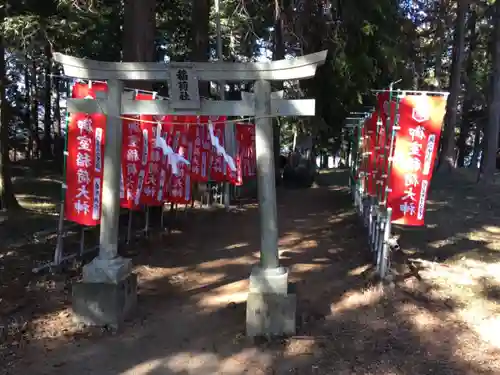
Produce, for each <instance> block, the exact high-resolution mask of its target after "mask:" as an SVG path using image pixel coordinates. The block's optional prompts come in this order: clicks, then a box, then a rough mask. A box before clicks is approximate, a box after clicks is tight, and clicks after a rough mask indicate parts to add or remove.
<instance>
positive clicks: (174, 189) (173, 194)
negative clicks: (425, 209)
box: [168, 116, 192, 204]
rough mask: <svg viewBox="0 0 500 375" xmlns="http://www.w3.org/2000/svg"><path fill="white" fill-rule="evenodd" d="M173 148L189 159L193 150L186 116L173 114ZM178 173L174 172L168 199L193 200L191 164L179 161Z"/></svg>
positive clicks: (173, 200)
mask: <svg viewBox="0 0 500 375" xmlns="http://www.w3.org/2000/svg"><path fill="white" fill-rule="evenodd" d="M173 118H174V125H173V135H172V149H173V151H174V152H175V153H178V154H179V155H180V156H182V157H183V158H184V159H186V160H188V161H189V154H190V152H191V150H192V147H191V142H190V139H189V134H188V126H189V121H190V119H189V118H188V117H186V116H173ZM177 168H178V174H177V175H175V174H172V177H171V179H170V189H169V196H168V201H169V202H172V203H177V204H188V203H189V202H191V173H190V172H191V165H187V164H185V163H183V162H179V163H177Z"/></svg>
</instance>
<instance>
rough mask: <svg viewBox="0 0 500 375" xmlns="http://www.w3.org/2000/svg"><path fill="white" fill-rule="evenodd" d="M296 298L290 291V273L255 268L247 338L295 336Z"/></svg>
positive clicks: (248, 309)
mask: <svg viewBox="0 0 500 375" xmlns="http://www.w3.org/2000/svg"><path fill="white" fill-rule="evenodd" d="M296 308H297V296H296V295H295V294H294V293H290V292H289V290H288V271H287V269H286V268H282V267H278V268H272V269H261V268H259V267H256V268H254V269H253V270H252V274H251V275H250V291H249V293H248V299H247V311H246V331H247V336H249V337H256V336H268V337H270V336H283V335H294V334H295V320H296Z"/></svg>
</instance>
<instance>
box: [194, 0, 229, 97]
mask: <svg viewBox="0 0 500 375" xmlns="http://www.w3.org/2000/svg"><path fill="white" fill-rule="evenodd" d="M209 15H210V1H209V0H194V1H193V8H192V11H191V56H190V59H191V61H193V62H206V61H208V57H209V35H210V29H209ZM199 88H200V96H202V97H205V98H208V97H209V96H210V82H199ZM222 99H224V98H222Z"/></svg>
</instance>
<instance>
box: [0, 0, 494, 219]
mask: <svg viewBox="0 0 500 375" xmlns="http://www.w3.org/2000/svg"><path fill="white" fill-rule="evenodd" d="M220 3H221V9H220V11H221V15H220V16H221V25H222V41H223V55H224V59H225V60H226V61H255V60H256V59H257V57H259V55H260V54H261V53H262V51H263V50H265V51H269V53H270V56H269V57H270V58H272V59H276V60H279V59H283V58H285V57H287V58H288V57H293V56H299V55H303V54H309V53H313V52H317V51H320V50H324V49H328V51H329V56H328V60H327V63H326V64H325V66H323V67H322V68H321V69H320V71H319V72H318V73H317V75H316V77H315V78H314V79H312V80H309V81H304V82H301V84H300V86H299V85H298V84H297V83H296V82H287V83H285V85H284V89H285V91H286V96H287V97H292V98H293V97H314V98H316V103H317V104H316V113H317V115H316V117H315V118H313V119H307V120H301V121H298V120H297V121H295V120H293V119H287V120H286V121H284V122H283V121H282V122H277V123H276V129H277V130H279V132H277V133H278V134H279V135H280V137H276V138H277V144H279V143H278V142H279V141H280V138H281V143H282V144H284V143H286V142H288V140H289V139H290V137H291V134H292V130H298V131H299V132H305V133H308V134H311V135H312V136H313V138H314V140H315V144H316V152H325V151H330V152H331V151H332V150H333V149H334V148H335V147H338V145H339V144H340V134H341V129H342V126H343V124H344V119H345V117H346V116H347V115H348V113H349V112H350V111H359V110H362V109H363V108H364V106H367V105H368V106H369V105H372V104H374V100H375V98H374V95H373V93H372V92H371V91H370V90H371V89H377V88H386V87H388V85H389V84H390V83H391V82H393V81H397V80H401V82H399V83H398V85H397V88H402V89H423V90H434V89H435V90H440V91H450V96H449V100H448V108H447V114H446V118H445V128H444V130H443V139H442V144H441V146H442V147H441V153H440V156H439V169H442V170H445V171H447V172H451V171H452V170H453V169H454V168H457V167H468V166H472V167H476V166H477V164H478V160H479V158H480V156H481V155H484V157H481V169H482V173H481V177H482V180H483V181H486V182H487V181H490V180H491V179H492V178H493V175H494V173H495V170H496V156H497V150H498V138H499V137H498V134H499V120H500V2H495V1H494V0H493V1H492V0H379V1H366V0H221V1H220ZM0 15H1V20H0V24H1V34H0V48H1V51H0V56H1V59H0V75H1V77H2V85H1V89H0V101H1V117H0V121H1V127H0V129H1V131H0V153H1V158H0V160H1V162H0V200H1V202H2V204H3V207H2V208H3V209H14V208H16V207H17V206H18V205H17V202H16V199H15V195H14V192H13V188H12V183H11V175H10V165H11V163H12V161H14V160H15V159H18V158H28V159H29V158H42V159H46V160H53V162H54V163H55V164H57V165H59V167H62V152H63V148H64V111H63V110H62V109H61V108H60V99H61V98H64V97H65V95H66V92H67V91H68V80H66V79H64V77H62V76H61V74H62V72H61V70H60V67H58V66H57V65H55V64H53V62H52V59H51V55H52V53H53V52H54V51H57V52H63V53H67V54H72V55H75V56H78V57H85V58H92V59H96V60H103V61H144V62H146V61H163V60H164V59H165V58H168V59H170V60H171V61H211V60H217V53H216V50H217V49H216V45H215V44H216V35H215V34H216V32H215V29H216V26H215V21H214V4H213V1H210V0H193V1H185V0H44V1H40V0H1V1H0ZM228 86H229V92H227V93H226V97H227V98H228V99H237V98H238V92H239V90H242V89H244V90H247V89H249V87H247V86H242V85H241V83H239V82H234V83H228ZM136 88H138V89H144V90H146V89H150V90H151V89H154V90H157V91H158V92H159V93H160V95H165V96H167V95H168V89H167V87H166V86H165V85H162V84H156V85H153V86H151V84H148V83H145V84H142V85H140V86H138V87H136ZM201 90H202V92H201V95H203V96H215V95H216V93H217V90H215V89H214V88H213V87H212V86H209V85H206V86H204V87H202V88H201Z"/></svg>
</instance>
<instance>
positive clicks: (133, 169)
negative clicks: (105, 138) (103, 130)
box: [120, 115, 143, 210]
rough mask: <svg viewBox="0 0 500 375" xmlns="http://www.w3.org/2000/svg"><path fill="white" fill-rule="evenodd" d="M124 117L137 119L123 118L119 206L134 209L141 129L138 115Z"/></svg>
mask: <svg viewBox="0 0 500 375" xmlns="http://www.w3.org/2000/svg"><path fill="white" fill-rule="evenodd" d="M125 117H128V118H137V120H135V121H134V120H123V136H122V161H121V168H122V184H121V185H122V191H121V192H120V206H121V207H123V208H128V209H131V210H134V209H138V208H139V200H138V199H136V195H137V184H138V180H139V171H140V170H141V155H142V151H143V150H142V149H143V143H142V131H141V126H140V124H139V116H128V115H127V116H125Z"/></svg>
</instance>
